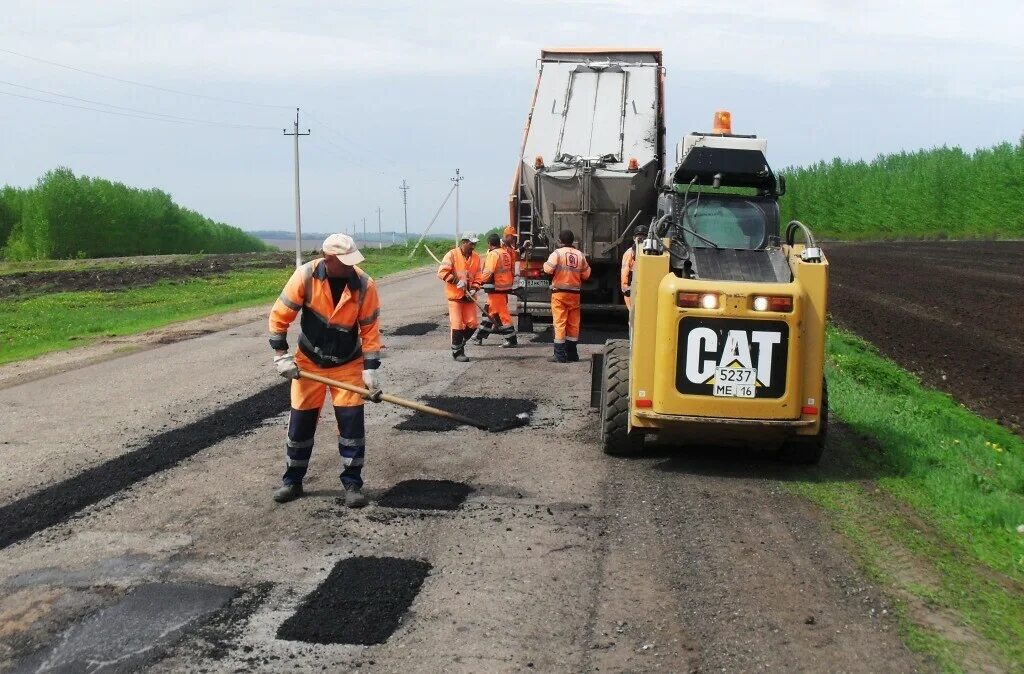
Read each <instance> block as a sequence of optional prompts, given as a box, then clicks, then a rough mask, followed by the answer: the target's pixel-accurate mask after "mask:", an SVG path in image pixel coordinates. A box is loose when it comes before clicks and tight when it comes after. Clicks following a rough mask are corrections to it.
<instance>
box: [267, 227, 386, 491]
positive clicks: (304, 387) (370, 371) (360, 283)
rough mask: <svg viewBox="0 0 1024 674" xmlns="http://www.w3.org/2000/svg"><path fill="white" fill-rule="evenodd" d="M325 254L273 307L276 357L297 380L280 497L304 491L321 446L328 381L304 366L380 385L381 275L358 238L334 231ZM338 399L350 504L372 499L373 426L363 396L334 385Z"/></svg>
mask: <svg viewBox="0 0 1024 674" xmlns="http://www.w3.org/2000/svg"><path fill="white" fill-rule="evenodd" d="M323 253H324V256H323V257H322V258H318V259H316V260H313V261H312V262H307V263H306V264H304V265H302V266H301V267H299V268H298V269H296V270H295V272H294V273H293V274H292V276H291V278H290V279H288V283H287V284H286V285H285V287H284V291H283V292H282V293H281V296H280V297H278V298H277V301H276V302H275V303H274V308H273V309H272V310H271V312H270V346H271V348H273V349H274V350H275V351H276V352H277V356H276V357H275V358H274V363H275V364H276V365H277V371H278V372H279V373H280V374H281V376H283V377H286V378H289V379H292V389H291V407H292V409H291V417H290V418H289V420H288V442H287V450H286V461H285V471H284V478H283V480H282V482H283V483H284V484H283V486H282V487H281V488H280V489H278V490H277V491H276V492H275V493H274V500H275V501H277V502H278V503H286V502H288V501H291V500H293V499H296V498H298V497H300V496H302V480H303V478H305V477H306V470H307V468H308V467H309V458H310V456H311V455H312V453H313V436H314V434H315V433H316V424H317V420H318V419H319V417H320V408H321V407H323V404H324V398H325V397H326V395H327V388H328V387H327V385H326V384H321V383H319V382H315V381H311V380H309V379H299V370H302V371H304V372H312V373H315V374H318V375H320V376H322V377H328V378H330V379H335V380H337V381H340V382H344V383H346V384H352V385H353V386H362V385H365V387H366V388H368V389H370V390H371V391H379V387H378V380H377V368H378V367H379V366H380V346H381V345H380V326H379V323H378V316H379V314H380V300H379V299H378V297H377V287H376V286H375V285H374V283H373V279H371V278H370V277H369V276H367V275H366V274H365V273H364V272H363V270H362V269H360V268H359V267H357V266H355V265H356V264H358V263H360V262H362V261H363V255H362V253H360V252H359V250H358V249H357V248H356V244H355V241H353V240H352V237H350V236H346V235H345V234H332V235H331V236H329V237H327V239H326V240H325V241H324V244H323ZM299 311H301V312H302V318H301V319H300V323H299V324H300V326H301V328H302V331H301V333H300V334H299V348H298V350H297V351H296V353H295V356H294V357H293V356H292V355H290V354H289V353H288V341H287V336H288V326H289V325H291V323H292V321H294V320H295V317H296V315H298V313H299ZM331 402H332V403H333V404H334V416H335V417H336V418H337V421H338V452H339V453H340V454H341V462H342V465H343V470H342V472H341V483H342V485H343V486H344V488H345V505H347V506H349V507H350V508H359V507H362V506H364V505H366V497H365V496H363V494H362V487H363V478H362V471H363V459H364V455H365V451H366V432H365V427H364V424H363V398H362V397H361V396H360V395H358V394H356V393H351V392H349V391H343V390H340V389H335V388H331Z"/></svg>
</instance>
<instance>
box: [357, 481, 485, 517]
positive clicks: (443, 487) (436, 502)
mask: <svg viewBox="0 0 1024 674" xmlns="http://www.w3.org/2000/svg"><path fill="white" fill-rule="evenodd" d="M472 493H473V488H472V487H470V486H469V485H468V484H466V483H464V482H453V481H452V480H405V481H403V482H399V483H398V484H396V485H395V486H394V487H392V488H391V489H388V490H387V491H386V492H384V494H383V496H381V497H380V498H379V499H377V505H380V506H384V507H385V508H408V509H410V510H458V509H459V506H461V505H462V502H463V501H465V500H466V497H467V496H469V495H470V494H472Z"/></svg>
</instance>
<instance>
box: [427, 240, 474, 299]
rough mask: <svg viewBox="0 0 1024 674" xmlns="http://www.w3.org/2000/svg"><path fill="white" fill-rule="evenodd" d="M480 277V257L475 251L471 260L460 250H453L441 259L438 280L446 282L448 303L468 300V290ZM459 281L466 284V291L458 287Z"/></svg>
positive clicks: (470, 255) (445, 290)
mask: <svg viewBox="0 0 1024 674" xmlns="http://www.w3.org/2000/svg"><path fill="white" fill-rule="evenodd" d="M479 275H480V256H479V255H477V254H476V251H475V250H474V251H473V252H472V253H470V254H469V258H467V257H466V256H465V255H463V254H462V251H461V250H459V249H458V248H452V249H451V250H450V251H448V252H447V253H445V254H444V258H442V259H441V266H440V267H438V268H437V278H439V279H441V280H442V281H444V294H445V295H446V296H447V297H448V301H450V302H452V301H458V300H463V299H468V298H467V297H466V290H468V288H469V286H470V285H472V284H474V283H476V279H477V277H478V276H479ZM459 281H465V282H466V289H465V290H460V289H459V288H457V287H456V285H457V284H458V282H459Z"/></svg>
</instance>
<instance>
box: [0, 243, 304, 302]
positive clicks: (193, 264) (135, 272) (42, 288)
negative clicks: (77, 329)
mask: <svg viewBox="0 0 1024 674" xmlns="http://www.w3.org/2000/svg"><path fill="white" fill-rule="evenodd" d="M294 260H295V258H294V256H293V255H291V254H289V253H285V252H275V253H231V254H224V255H204V256H202V257H201V258H200V257H195V256H183V255H150V256H144V257H133V258H110V259H108V260H97V261H91V260H90V261H86V262H83V263H82V266H81V267H76V266H73V265H72V266H70V268H64V269H61V268H56V269H47V270H46V271H12V272H10V273H4V274H0V299H3V298H11V297H27V296H30V295H38V294H40V293H45V292H69V291H73V290H104V291H109V290H126V289H129V288H137V287H139V286H144V285H149V284H151V283H156V282H157V281H163V280H174V279H189V278H199V277H204V276H214V275H216V274H224V273H226V272H229V271H234V270H238V269H270V268H277V267H280V268H282V269H284V268H287V267H290V266H291V265H292V264H294Z"/></svg>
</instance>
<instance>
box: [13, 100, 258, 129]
mask: <svg viewBox="0 0 1024 674" xmlns="http://www.w3.org/2000/svg"><path fill="white" fill-rule="evenodd" d="M0 95H3V96H13V97H14V98H23V99H25V100H27V101H39V102H40V103H49V104H50V105H59V106H61V107H64V108H75V109H77V110H88V111H89V112H101V113H103V114H105V115H117V116H118V117H134V118H135V119H145V120H148V121H150V122H170V123H171V124H193V125H195V124H200V125H201V124H203V122H186V121H182V120H177V119H163V118H160V117H144V116H142V115H134V114H132V113H129V112H117V111H116V110H103V109H102V108H87V107H86V106H84V105H75V104H74V103H61V102H60V101H49V100H47V99H45V98H36V97H35V96H24V95H22V94H16V93H13V92H10V91H0ZM147 114H151V113H147ZM208 124H210V125H213V126H221V127H227V128H233V129H276V128H277V127H273V126H253V125H250V124H222V123H219V122H209V123H208Z"/></svg>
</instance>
